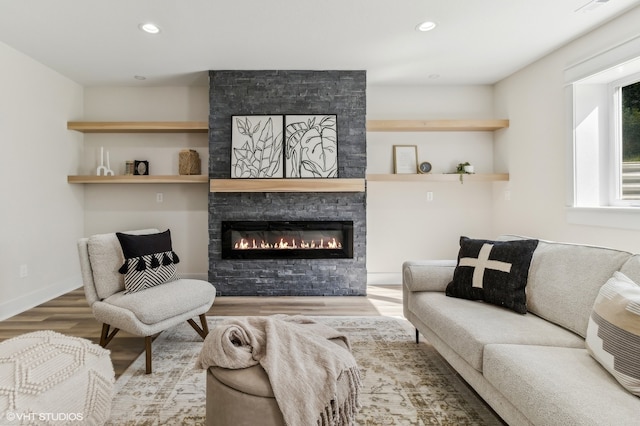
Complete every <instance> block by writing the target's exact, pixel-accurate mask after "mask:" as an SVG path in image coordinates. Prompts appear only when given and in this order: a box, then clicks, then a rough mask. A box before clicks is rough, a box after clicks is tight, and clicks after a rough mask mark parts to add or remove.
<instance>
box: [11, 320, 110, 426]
mask: <svg viewBox="0 0 640 426" xmlns="http://www.w3.org/2000/svg"><path fill="white" fill-rule="evenodd" d="M114 382H115V373H114V370H113V364H112V362H111V358H110V357H109V351H108V350H106V349H104V348H102V347H100V346H99V345H96V344H94V343H92V342H91V341H89V340H86V339H82V338H79V337H70V336H65V335H63V334H60V333H56V332H54V331H36V332H33V333H27V334H23V335H21V336H17V337H14V338H12V339H9V340H5V341H4V342H2V343H0V424H3V425H4V424H8V425H12V424H16V425H18V424H56V425H61V424H76V425H80V424H82V425H85V424H86V425H102V424H104V423H105V422H106V421H107V420H108V419H109V415H110V413H111V401H112V398H113V386H114Z"/></svg>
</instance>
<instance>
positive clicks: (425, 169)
mask: <svg viewBox="0 0 640 426" xmlns="http://www.w3.org/2000/svg"><path fill="white" fill-rule="evenodd" d="M418 172H419V173H421V174H425V173H430V172H431V163H430V162H428V161H423V162H422V163H420V165H419V166H418Z"/></svg>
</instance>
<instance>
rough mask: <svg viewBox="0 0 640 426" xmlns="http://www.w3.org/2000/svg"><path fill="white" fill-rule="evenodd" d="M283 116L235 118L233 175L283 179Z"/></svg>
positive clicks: (232, 119) (232, 130)
mask: <svg viewBox="0 0 640 426" xmlns="http://www.w3.org/2000/svg"><path fill="white" fill-rule="evenodd" d="M282 129H283V116H282V115H234V116H232V117H231V177H232V178H253V179H255V178H282V177H283V175H284V167H283V151H282Z"/></svg>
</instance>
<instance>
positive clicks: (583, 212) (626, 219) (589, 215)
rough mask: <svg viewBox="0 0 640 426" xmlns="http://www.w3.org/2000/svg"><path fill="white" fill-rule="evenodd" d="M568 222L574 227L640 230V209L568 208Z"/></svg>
mask: <svg viewBox="0 0 640 426" xmlns="http://www.w3.org/2000/svg"><path fill="white" fill-rule="evenodd" d="M567 222H568V223H570V224H573V225H589V226H604V227H607V228H620V229H633V230H640V208H638V207H608V206H602V207H568V208H567Z"/></svg>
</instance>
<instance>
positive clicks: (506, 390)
mask: <svg viewBox="0 0 640 426" xmlns="http://www.w3.org/2000/svg"><path fill="white" fill-rule="evenodd" d="M524 238H525V237H517V236H502V237H500V238H498V240H512V239H524ZM455 266H456V261H454V260H452V261H408V262H405V263H404V264H403V307H404V315H405V317H406V318H407V319H408V320H409V321H410V322H411V323H412V324H413V325H414V326H415V327H416V330H417V331H419V332H420V333H421V334H422V335H423V336H424V337H425V338H426V339H427V340H428V341H429V343H431V344H432V345H433V346H434V347H435V348H436V349H437V350H438V352H439V353H440V354H441V355H442V356H443V357H444V358H445V359H446V360H447V361H448V362H449V363H450V364H451V366H453V368H455V369H456V371H457V372H458V373H459V374H460V375H461V376H462V377H463V378H464V379H465V380H466V381H467V382H468V383H469V385H471V386H472V387H473V388H474V389H475V390H476V392H477V393H478V394H479V395H480V396H481V397H482V398H483V399H484V400H485V401H486V402H487V403H488V404H489V405H490V406H491V407H492V408H493V409H494V410H495V411H496V412H497V413H498V414H499V415H500V416H501V417H502V419H503V420H504V421H505V422H507V423H508V424H510V425H531V424H533V425H545V426H547V425H563V426H566V425H581V426H584V425H616V426H620V425H639V424H640V397H637V396H635V395H633V394H632V393H631V392H629V391H627V390H626V389H625V388H623V387H622V386H621V385H620V384H619V383H618V382H617V381H616V379H615V378H614V377H613V376H612V375H611V374H609V373H608V372H607V370H606V369H604V368H603V367H602V366H601V365H600V364H599V363H598V362H597V361H596V360H595V359H594V358H592V357H591V355H590V354H589V352H588V351H587V349H586V348H585V337H586V332H587V325H588V321H589V317H590V315H591V311H592V308H593V304H594V301H595V299H596V297H597V295H598V291H599V290H600V287H601V286H602V285H603V284H604V283H605V282H607V280H608V279H609V278H611V276H612V274H613V273H614V272H615V271H620V272H622V273H623V274H625V275H626V276H628V277H629V278H631V279H632V280H634V281H635V282H636V283H640V255H633V254H631V253H628V252H624V251H618V250H612V249H607V248H602V247H593V246H586V245H575V244H567V243H557V242H551V241H542V240H541V241H540V242H539V244H538V246H537V248H536V249H535V252H534V254H533V258H532V261H531V265H530V268H529V275H528V281H527V285H526V296H527V311H528V312H527V314H525V315H520V314H518V313H515V312H513V311H511V310H508V309H505V308H502V307H498V306H494V305H490V304H488V303H485V302H480V301H471V300H465V299H459V298H454V297H448V296H446V295H445V289H446V286H447V284H448V283H449V282H450V281H451V280H452V277H453V273H454V269H455ZM638 356H640V354H639V355H638Z"/></svg>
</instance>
